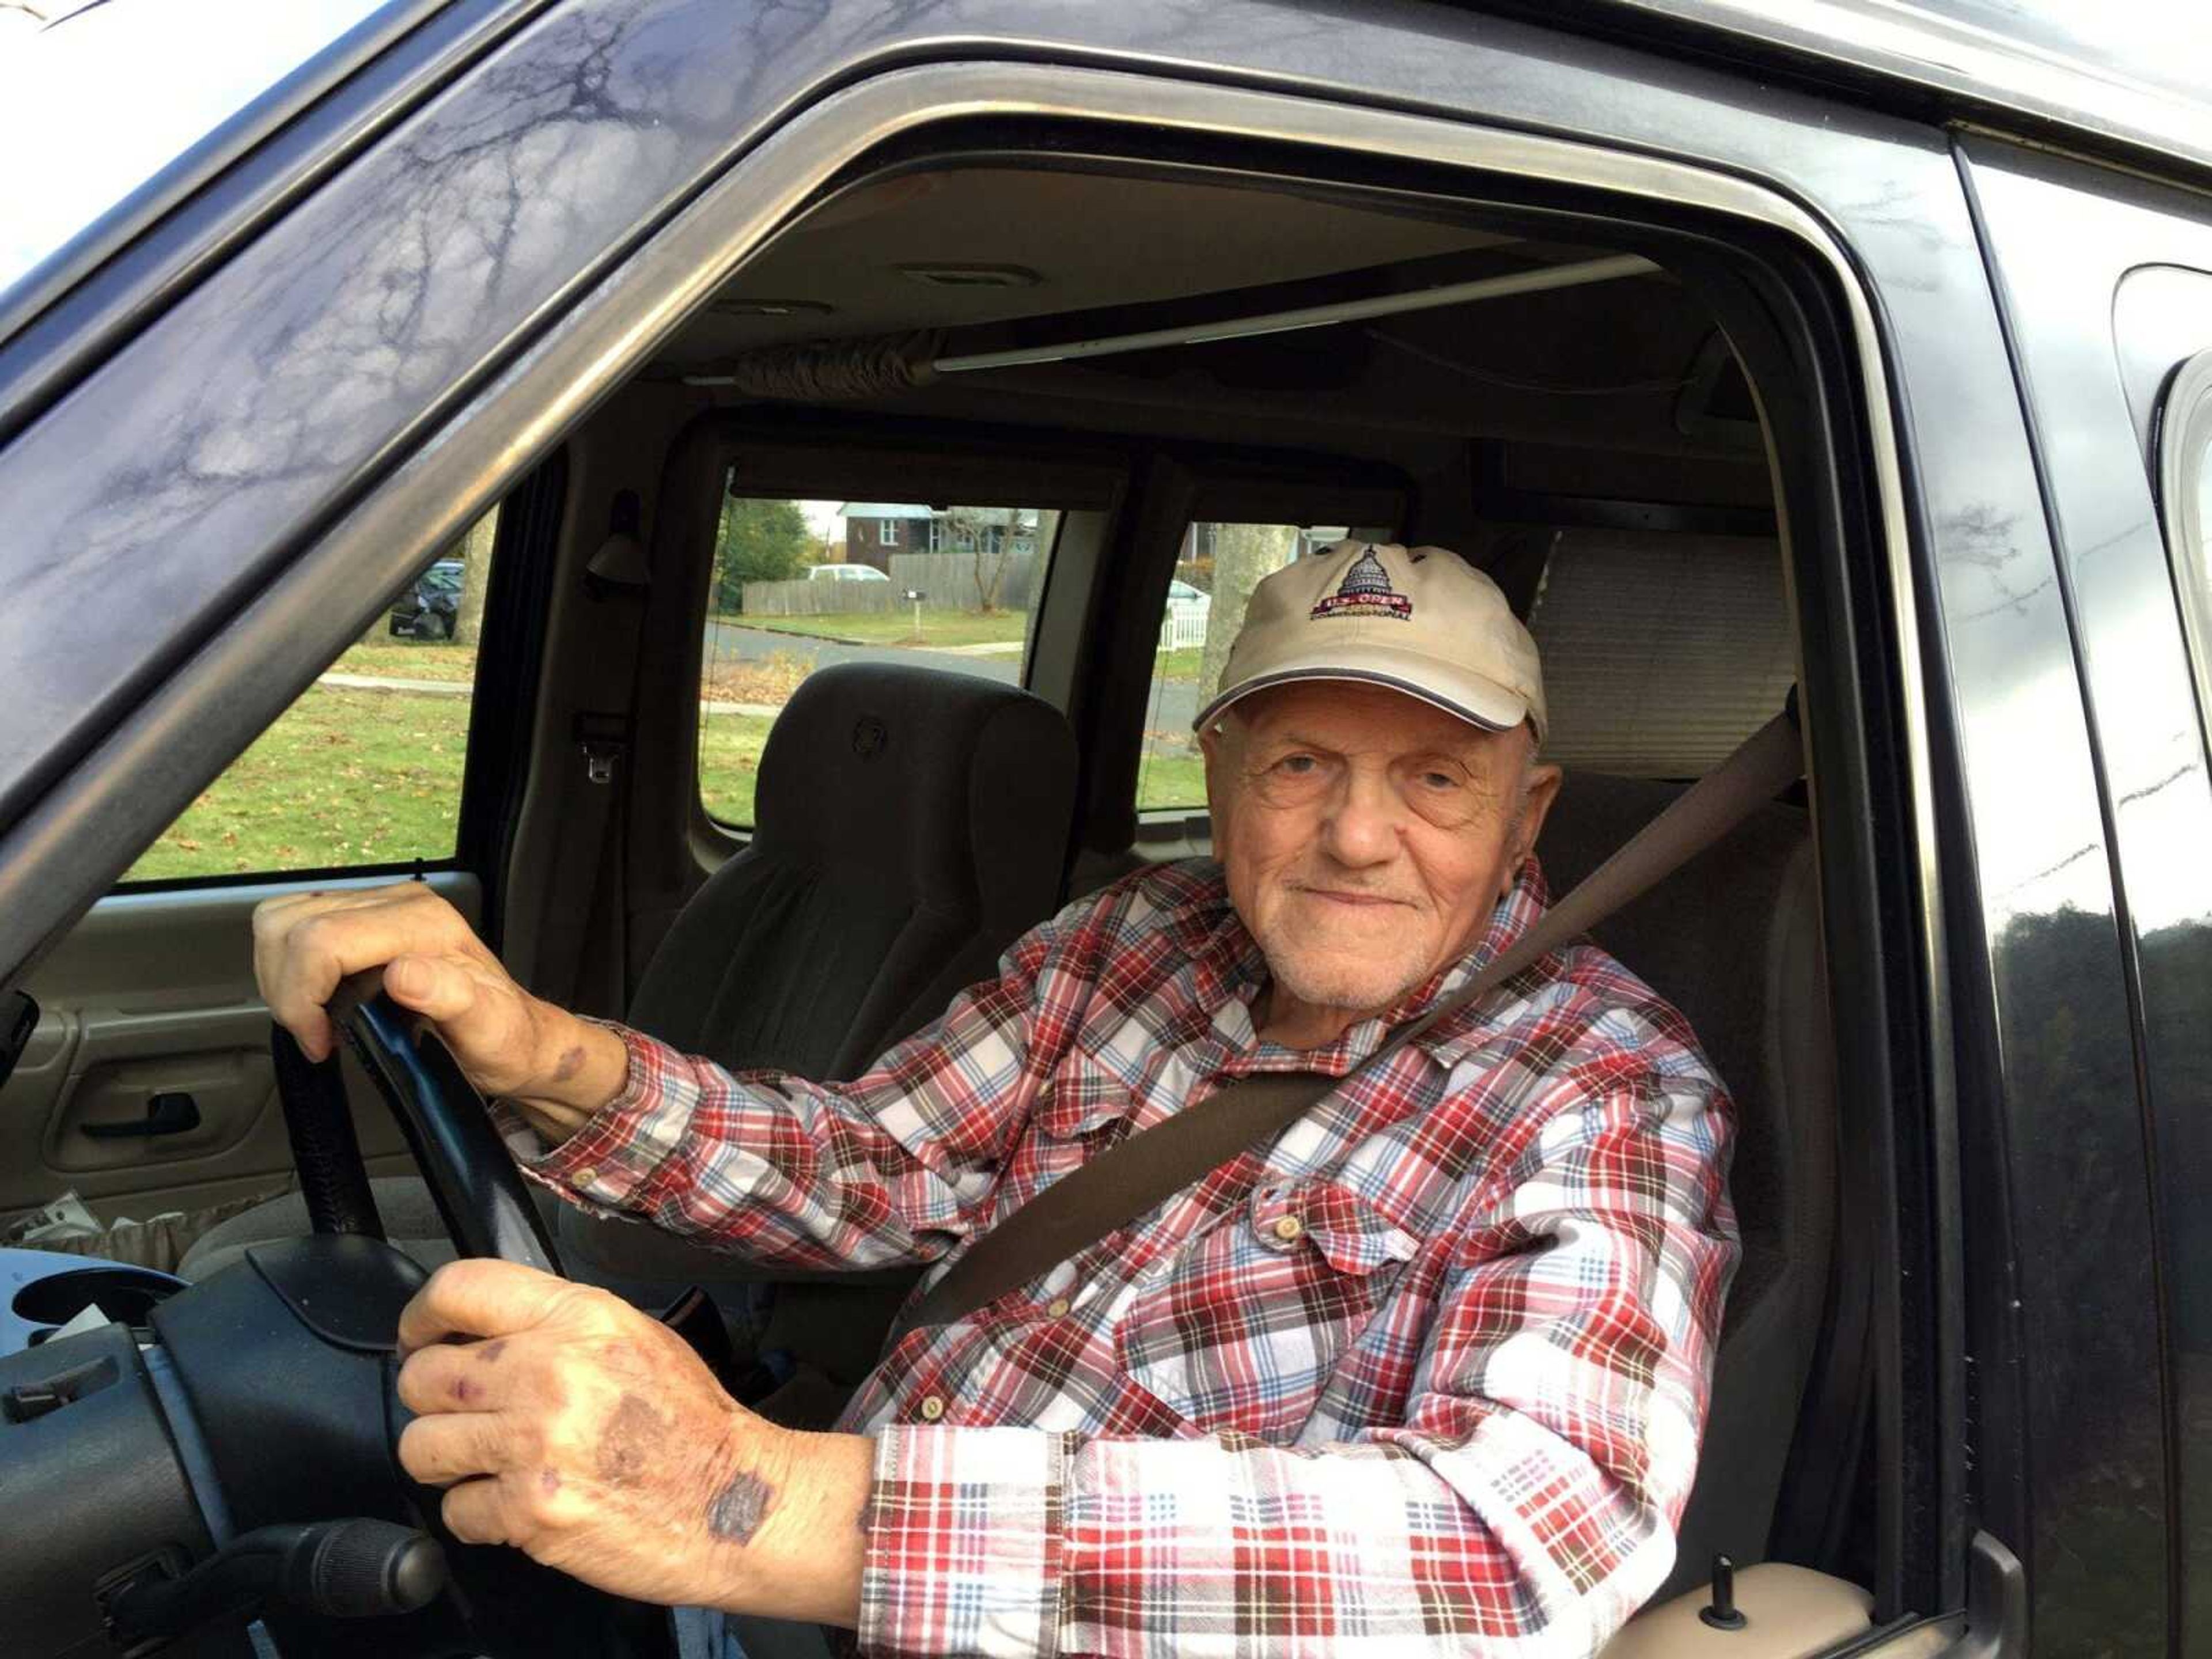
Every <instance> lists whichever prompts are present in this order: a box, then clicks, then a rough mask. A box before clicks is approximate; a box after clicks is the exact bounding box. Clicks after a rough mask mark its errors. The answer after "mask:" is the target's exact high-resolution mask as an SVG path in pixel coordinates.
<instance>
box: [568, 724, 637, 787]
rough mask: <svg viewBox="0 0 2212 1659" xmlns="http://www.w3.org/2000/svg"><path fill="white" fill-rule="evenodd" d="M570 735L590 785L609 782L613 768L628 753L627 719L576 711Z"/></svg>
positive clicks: (612, 778) (613, 777)
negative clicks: (582, 760)
mask: <svg viewBox="0 0 2212 1659" xmlns="http://www.w3.org/2000/svg"><path fill="white" fill-rule="evenodd" d="M570 735H571V736H572V737H573V738H574V740H575V744H576V748H577V750H579V751H580V753H581V754H582V755H583V757H584V776H585V778H586V780H587V781H590V782H592V783H612V782H613V781H615V767H616V766H617V763H619V762H620V761H621V760H622V757H623V756H624V755H626V754H628V753H629V719H628V717H627V716H625V715H622V714H597V713H594V712H592V711H591V710H589V709H585V710H582V711H580V712H579V713H578V714H577V715H576V719H575V721H574V725H573V726H571V727H570Z"/></svg>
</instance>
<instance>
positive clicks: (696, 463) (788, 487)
mask: <svg viewBox="0 0 2212 1659" xmlns="http://www.w3.org/2000/svg"><path fill="white" fill-rule="evenodd" d="M1130 465H1131V461H1130V458H1129V457H1128V455H1127V453H1125V452H1124V451H1122V450H1121V449H1120V448H1119V447H1115V446H1113V445H1111V444H1110V443H1109V442H1107V441H1100V440H1092V439H1081V438H1079V439H1073V440H1070V441H1066V442H1060V443H1055V442H1053V441H1049V440H1048V439H1041V438H1040V437H1039V435H1037V434H1035V433H1030V432H1009V431H1007V430H1006V429H1004V428H995V427H989V426H981V425H975V424H970V423H965V422H950V421H926V422H925V421H919V420H900V419H883V418H876V417H868V416H861V417H860V418H858V419H854V418H851V417H845V418H840V417H838V416H836V415H835V414H830V415H828V416H824V415H823V414H822V413H820V412H819V411H815V410H783V411H780V412H779V413H778V414H777V415H776V416H775V417H774V418H773V419H769V418H764V417H763V416H761V415H760V414H759V413H757V411H753V410H744V409H729V410H714V411H712V412H710V413H708V414H707V415H704V416H700V417H698V418H697V419H696V420H695V421H694V422H692V423H691V424H690V426H689V427H687V428H685V429H684V432H683V433H682V434H681V435H678V439H677V441H676V442H675V443H674V444H673V445H671V449H670V461H669V465H668V467H667V470H666V472H665V477H667V478H668V479H671V480H678V481H684V482H683V483H681V484H680V486H679V487H682V488H684V489H690V490H695V491H698V492H700V493H699V494H698V495H696V498H695V499H694V500H693V502H692V506H693V509H694V510H693V513H692V514H691V515H690V518H691V522H692V523H694V524H695V525H696V526H699V530H700V536H699V538H698V539H697V540H696V544H693V545H689V546H686V547H685V548H684V549H683V550H682V551H681V554H680V556H681V557H682V558H683V559H684V562H685V568H687V570H689V571H690V575H689V576H688V577H687V579H686V580H685V582H684V583H683V584H679V585H678V586H682V587H683V590H684V594H685V595H686V596H687V598H686V600H685V604H684V612H683V615H682V617H681V618H680V619H678V620H677V621H676V622H674V623H672V624H669V625H670V626H671V627H672V628H674V629H681V630H682V635H681V637H682V638H683V639H684V641H687V643H686V644H685V645H684V650H683V653H679V654H683V655H684V659H685V660H686V661H687V662H688V664H689V667H688V670H687V672H688V677H689V678H688V684H689V686H690V705H689V718H688V720H687V719H682V718H680V717H678V714H677V711H678V709H680V708H683V707H684V704H683V703H682V702H681V701H679V700H680V698H681V696H682V695H683V692H682V688H681V687H670V686H667V685H665V684H662V683H661V682H660V680H659V678H655V679H654V680H653V683H652V684H647V683H645V682H643V681H641V690H640V702H639V707H638V710H637V719H638V721H639V723H640V726H641V732H640V745H641V761H640V768H639V772H638V777H639V779H640V780H641V781H642V780H645V779H647V778H655V779H660V780H663V781H657V782H650V783H646V784H645V785H644V787H645V788H646V789H647V791H648V792H649V793H653V794H654V795H655V796H658V795H659V794H660V793H663V792H665V790H666V789H667V787H668V783H667V781H665V779H666V777H667V776H668V774H666V773H665V772H664V770H663V768H664V767H665V765H666V761H667V757H664V756H662V755H660V754H659V753H657V752H648V750H657V749H658V745H659V742H660V738H659V736H658V733H659V728H660V727H662V726H667V725H671V724H673V725H678V726H682V727H683V736H682V738H681V744H682V748H683V755H682V760H681V763H680V771H681V777H682V786H681V787H682V789H683V799H684V807H683V811H682V815H681V816H682V825H683V828H682V836H683V842H684V847H685V849H686V850H685V853H684V859H685V860H687V862H688V867H689V868H690V869H691V870H692V871H694V872H696V873H697V874H698V875H700V876H703V875H704V874H705V873H707V872H712V871H713V870H714V869H715V868H716V867H718V866H720V864H721V863H722V862H723V861H724V860H726V859H728V858H729V857H730V856H731V855H732V854H735V853H737V852H738V851H740V850H742V849H743V848H744V847H745V846H746V845H747V843H748V842H750V840H751V831H752V826H750V824H733V823H726V822H725V821H724V820H722V819H720V818H717V817H714V814H713V813H712V812H710V811H708V810H707V807H706V803H705V801H704V799H702V796H701V794H700V789H699V738H700V734H701V732H702V730H703V729H704V725H705V721H704V719H703V717H702V715H701V714H699V712H698V703H697V690H698V683H699V676H700V674H701V671H702V669H703V666H704V659H705V647H706V625H707V617H708V600H709V598H710V592H709V590H710V587H711V584H712V579H713V563H714V523H715V520H716V517H717V514H718V513H719V508H720V494H721V492H724V491H726V490H728V489H730V488H731V485H732V478H733V477H735V479H736V481H737V483H738V486H739V489H740V493H741V494H743V495H747V496H751V497H771V498H774V497H781V498H787V499H792V500H811V501H907V500H921V499H931V500H957V501H961V502H963V503H973V504H975V505H980V506H1000V505H1005V506H1012V507H1038V508H1040V509H1043V508H1047V507H1049V508H1051V509H1052V510H1054V511H1058V512H1060V513H1061V514H1062V515H1063V516H1062V520H1061V526H1062V529H1063V532H1064V531H1065V529H1066V524H1067V522H1068V520H1070V519H1072V518H1073V517H1075V516H1076V515H1078V514H1088V513H1103V514H1106V515H1109V516H1110V515H1111V514H1112V513H1115V511H1116V510H1117V509H1118V507H1119V505H1120V503H1121V499H1122V496H1123V494H1124V492H1125V489H1126V488H1127V479H1128V471H1129V467H1130ZM877 490H881V491H883V492H884V493H882V494H872V493H866V492H873V491H877ZM841 492H842V493H841ZM1046 497H1050V498H1051V499H1050V500H1047V499H1045V498H1046ZM1065 542H1066V538H1065V536H1064V535H1063V537H1062V538H1060V545H1055V546H1054V547H1052V548H1048V549H1045V550H1042V551H1043V553H1044V556H1045V565H1044V570H1043V573H1042V586H1040V588H1039V589H1038V591H1037V592H1036V595H1035V596H1034V598H1033V599H1032V602H1031V604H1030V613H1029V627H1028V630H1027V633H1026V635H1025V637H1024V641H1023V645H1022V671H1021V678H1020V680H1019V682H1018V683H1019V684H1021V686H1022V687H1023V689H1024V690H1030V691H1035V692H1037V693H1038V694H1039V695H1042V696H1045V697H1046V700H1047V701H1048V702H1053V701H1055V699H1054V696H1052V694H1051V693H1050V692H1049V690H1046V689H1044V688H1042V687H1040V686H1039V685H1038V684H1036V683H1035V682H1036V678H1037V676H1036V668H1037V652H1038V648H1039V644H1040V638H1041V635H1040V630H1039V623H1040V620H1041V619H1042V617H1044V616H1045V614H1046V612H1047V609H1048V607H1050V606H1053V605H1055V604H1058V605H1066V604H1068V603H1070V599H1071V595H1072V593H1073V584H1071V583H1069V582H1066V581H1063V580H1060V577H1061V575H1062V574H1063V573H1062V571H1061V568H1060V566H1061V559H1060V554H1061V551H1062V547H1063V546H1064V545H1065ZM656 597H658V596H656ZM671 602H673V601H671ZM647 626H648V628H649V629H654V630H655V631H656V633H657V630H658V629H659V626H662V624H656V623H648V624H647ZM658 636H659V637H662V638H666V637H669V636H668V635H658ZM650 672H652V673H653V674H654V675H655V676H656V677H657V676H658V675H659V669H658V668H655V669H653V670H651V671H650ZM656 714H660V715H663V716H665V718H663V719H659V720H656V719H655V715H656ZM650 810H654V811H656V813H657V811H658V809H650Z"/></svg>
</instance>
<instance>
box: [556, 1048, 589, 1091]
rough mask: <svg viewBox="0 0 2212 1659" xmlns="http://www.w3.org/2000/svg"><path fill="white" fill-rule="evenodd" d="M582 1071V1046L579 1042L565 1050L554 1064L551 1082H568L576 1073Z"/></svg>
mask: <svg viewBox="0 0 2212 1659" xmlns="http://www.w3.org/2000/svg"><path fill="white" fill-rule="evenodd" d="M583 1069H584V1045H583V1044H582V1043H577V1044H575V1045H574V1047H572V1048H568V1049H567V1050H565V1051H564V1052H563V1053H562V1055H561V1058H560V1059H559V1060H556V1061H555V1062H554V1065H553V1080H554V1081H555V1082H556V1083H568V1082H570V1081H572V1080H573V1079H574V1078H575V1075H576V1073H579V1072H580V1071H582V1070H583Z"/></svg>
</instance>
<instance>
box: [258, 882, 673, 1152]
mask: <svg viewBox="0 0 2212 1659" xmlns="http://www.w3.org/2000/svg"><path fill="white" fill-rule="evenodd" d="M368 968H381V969H384V988H385V990H386V993H387V994H389V995H390V996H391V998H392V1000H393V1001H394V1002H396V1003H398V1005H399V1006H401V1007H403V1008H408V1009H411V1010H412V1011H414V1012H416V1013H419V1014H422V1015H424V1016H426V1017H428V1018H429V1019H430V1020H431V1021H432V1022H433V1023H434V1024H435V1025H436V1026H437V1028H438V1034H439V1036H441V1038H443V1039H444V1041H445V1044H446V1046H447V1048H449V1049H451V1050H452V1051H453V1059H454V1060H455V1061H457V1062H458V1063H459V1066H460V1068H461V1070H462V1071H463V1072H464V1073H466V1074H467V1076H468V1079H469V1081H470V1082H471V1083H473V1084H474V1085H476V1086H477V1088H478V1089H479V1090H481V1091H483V1093H485V1094H486V1095H497V1096H502V1097H506V1098H508V1099H511V1100H513V1102H514V1103H516V1104H517V1105H519V1106H520V1107H521V1108H523V1109H524V1110H525V1111H526V1112H528V1113H529V1114H530V1115H531V1118H532V1121H533V1122H535V1123H537V1125H538V1127H539V1128H540V1129H541V1130H542V1131H544V1133H546V1134H548V1135H549V1136H550V1137H551V1138H553V1139H560V1138H561V1137H562V1136H564V1135H566V1134H568V1133H571V1132H572V1131H573V1130H574V1129H575V1128H576V1127H578V1125H579V1124H580V1123H581V1122H582V1121H583V1120H584V1119H585V1118H586V1117H588V1116H589V1115H591V1113H592V1111H594V1110H595V1109H598V1108H599V1107H600V1106H602V1105H604V1104H605V1103H606V1102H607V1101H608V1100H610V1099H611V1098H612V1097H614V1095H615V1094H616V1093H617V1092H618V1091H620V1089H621V1087H622V1085H623V1079H624V1078H625V1076H626V1074H627V1073H628V1070H629V1057H628V1053H627V1051H626V1050H625V1049H624V1048H623V1043H622V1039H621V1038H619V1037H617V1036H615V1035H614V1033H612V1032H611V1031H609V1030H605V1028H604V1027H601V1026H596V1025H589V1024H586V1023H585V1022H583V1021H582V1020H580V1019H578V1018H575V1016H574V1015H573V1014H570V1013H568V1012H564V1011H563V1010H562V1009H560V1008H556V1007H555V1006H553V1005H552V1004H551V1003H550V1002H546V1001H544V1000H540V999H539V998H537V997H533V996H532V995H531V994H529V993H528V992H527V991H526V990H524V989H523V988H522V987H521V986H520V985H518V984H517V983H516V982H515V981H514V979H513V976H512V975H509V974H508V973H507V969H506V968H505V967H504V966H502V965H501V963H500V960H499V958H498V957H495V956H494V955H493V954H492V953H491V951H490V950H489V948H488V947H487V946H486V945H484V943H483V940H482V939H478V938H477V936H476V933H475V930H474V929H472V928H471V927H470V926H469V924H468V921H467V920H466V918H465V917H464V916H463V915H461V913H460V912H459V911H458V910H456V909H455V908H453V906H452V905H451V904H448V903H447V902H446V901H445V900H444V899H443V898H441V897H440V896H438V895H437V894H436V893H434V892H432V891H431V890H430V889H429V888H428V887H427V886H426V885H424V884H422V883H421V882H402V883H400V884H398V885H396V886H391V887H375V888H365V889H354V890H342V891H337V892H329V893H296V894H289V895H287V896H283V897H280V898H273V899H269V900H265V901H264V902H263V903H261V904H260V905H259V906H258V907H257V908H255V910H254V913H253V974H254V978H255V979H256V980H257V981H258V982H259V984H260V987H261V995H262V999H263V1000H264V1001H265V1002H267V1003H268V1005H269V1012H270V1014H271V1015H272V1016H274V1017H275V1018H276V1022H277V1024H280V1025H282V1026H283V1027H284V1029H285V1030H288V1031H289V1032H291V1033H292V1035H293V1036H295V1037H296V1038H297V1039H298V1040H299V1043H300V1047H301V1050H302V1051H303V1052H304V1053H306V1054H307V1057H308V1058H309V1059H311V1060H321V1059H323V1058H325V1056H327V1055H328V1054H330V1053H331V1049H332V1048H333V1046H334V1044H335V1042H336V1040H337V1039H336V1033H335V1032H334V1031H333V1030H332V1029H331V1021H330V1017H329V1015H328V1014H326V1013H325V1012H324V1005H325V1004H326V1003H328V1002H329V1001H330V1000H331V996H332V995H333V994H335V993H336V992H337V987H338V985H339V982H340V981H343V979H345V978H346V976H347V975H350V974H356V973H359V972H361V971H362V969H368Z"/></svg>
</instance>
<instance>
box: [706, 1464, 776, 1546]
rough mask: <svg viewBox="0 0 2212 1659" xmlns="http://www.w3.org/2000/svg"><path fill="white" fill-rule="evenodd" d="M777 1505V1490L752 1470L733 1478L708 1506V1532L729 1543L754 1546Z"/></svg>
mask: <svg viewBox="0 0 2212 1659" xmlns="http://www.w3.org/2000/svg"><path fill="white" fill-rule="evenodd" d="M773 1504H775V1487H774V1486H769V1483H768V1482H767V1481H765V1480H762V1479H761V1478H760V1476H758V1475H757V1474H753V1473H752V1472H751V1471H750V1469H748V1470H746V1471H744V1473H743V1474H737V1475H733V1476H732V1477H731V1480H730V1484H729V1485H727V1486H724V1487H723V1488H722V1490H721V1491H720V1492H718V1493H717V1494H716V1495H715V1498H714V1502H713V1503H711V1504H708V1506H707V1529H708V1531H709V1532H711V1533H713V1534H714V1536H715V1537H717V1538H720V1539H722V1540H724V1541H726V1542H728V1543H732V1544H750V1543H751V1542H752V1541H753V1534H755V1533H757V1532H758V1531H759V1530H760V1525H761V1522H763V1521H765V1520H767V1519H768V1512H769V1508H770V1506H771V1505H773Z"/></svg>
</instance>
